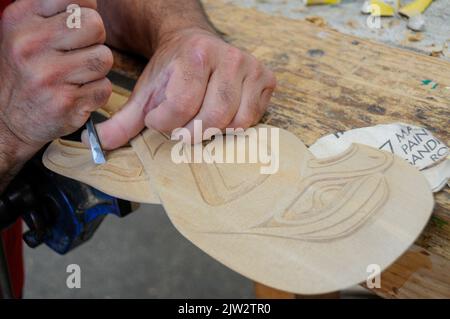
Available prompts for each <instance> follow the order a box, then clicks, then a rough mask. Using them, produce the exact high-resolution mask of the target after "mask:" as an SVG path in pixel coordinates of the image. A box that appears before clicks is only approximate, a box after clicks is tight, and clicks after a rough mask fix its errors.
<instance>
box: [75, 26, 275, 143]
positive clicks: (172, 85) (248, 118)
mask: <svg viewBox="0 0 450 319" xmlns="http://www.w3.org/2000/svg"><path fill="white" fill-rule="evenodd" d="M275 86H276V81H275V77H274V75H273V74H272V72H271V71H269V70H268V69H267V68H265V67H264V66H263V65H262V64H261V63H260V62H258V61H257V60H256V59H255V58H254V57H253V56H251V55H250V54H248V53H245V52H243V51H241V50H239V49H237V48H235V47H233V46H231V45H229V44H227V43H226V42H224V41H223V40H222V39H220V38H219V37H218V36H217V35H216V34H214V33H212V32H209V31H205V30H203V29H200V28H192V29H185V30H182V31H178V32H177V33H175V34H171V35H170V36H168V37H166V38H165V39H163V40H162V41H161V42H160V43H159V45H158V47H157V49H156V52H155V53H154V55H153V57H152V59H151V61H150V63H149V64H148V66H147V67H146V69H145V71H144V73H143V74H142V75H141V77H140V79H139V81H138V83H137V86H136V88H135V90H134V92H133V94H132V96H131V98H130V100H129V102H128V103H127V105H126V106H125V107H124V108H123V109H122V110H121V111H120V112H118V113H117V114H116V115H115V116H113V118H112V119H110V120H109V121H106V122H104V123H102V124H100V125H99V126H98V128H97V130H98V133H99V136H100V139H101V141H102V145H103V147H104V148H105V149H114V148H117V147H119V146H122V145H123V144H126V143H127V142H128V141H129V140H130V139H132V138H133V137H134V136H136V135H137V134H138V133H139V132H140V131H141V130H142V129H143V128H144V127H145V126H147V127H152V128H154V129H156V130H158V131H161V132H165V133H168V134H170V133H171V132H172V131H173V130H174V129H176V128H180V127H186V128H188V129H189V130H190V131H191V135H192V136H193V131H194V125H193V123H194V120H202V121H203V130H206V129H208V128H210V127H215V128H219V129H221V130H223V129H225V128H248V127H250V126H253V125H255V124H257V123H258V122H259V120H260V119H261V117H262V115H263V114H264V112H265V110H266V107H267V104H268V102H269V100H270V98H271V96H272V92H273V90H274V89H275ZM84 140H85V142H86V136H84ZM195 142H199V141H195Z"/></svg>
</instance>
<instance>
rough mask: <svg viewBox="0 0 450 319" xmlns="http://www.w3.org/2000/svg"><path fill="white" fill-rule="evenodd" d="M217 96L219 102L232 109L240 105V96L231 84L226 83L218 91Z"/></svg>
mask: <svg viewBox="0 0 450 319" xmlns="http://www.w3.org/2000/svg"><path fill="white" fill-rule="evenodd" d="M217 95H218V97H219V100H220V101H221V102H222V103H223V104H224V105H225V106H226V107H231V106H233V105H235V104H238V103H239V101H238V96H237V94H236V92H235V91H234V90H233V88H232V87H231V85H230V84H228V83H224V84H222V86H221V87H219V89H218V90H217Z"/></svg>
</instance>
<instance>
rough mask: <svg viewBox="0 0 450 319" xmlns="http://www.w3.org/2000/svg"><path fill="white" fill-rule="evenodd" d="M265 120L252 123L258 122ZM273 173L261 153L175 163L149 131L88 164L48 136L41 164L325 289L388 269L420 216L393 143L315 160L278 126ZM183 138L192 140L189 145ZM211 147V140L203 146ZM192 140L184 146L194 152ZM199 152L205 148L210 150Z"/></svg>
mask: <svg viewBox="0 0 450 319" xmlns="http://www.w3.org/2000/svg"><path fill="white" fill-rule="evenodd" d="M271 128H273V127H270V126H266V125H258V126H257V127H256V131H257V132H259V131H258V130H259V129H271ZM260 135H261V134H259V133H258V134H248V135H236V136H234V137H233V138H232V139H223V140H220V139H215V140H213V141H210V142H208V143H206V144H205V145H204V146H208V147H210V149H219V148H222V149H223V153H227V152H228V151H229V150H230V149H231V148H233V149H235V150H238V151H243V152H244V153H245V152H247V153H246V158H247V157H249V156H250V154H248V152H249V149H250V148H249V147H248V145H255V144H252V143H253V142H255V141H253V140H252V139H258V138H260V137H261V136H260ZM263 140H264V141H265V142H266V143H268V144H269V145H268V146H269V147H268V149H269V150H270V151H271V152H273V151H275V150H278V151H279V160H278V165H279V166H278V168H279V169H278V171H276V172H275V173H274V174H271V175H263V174H261V167H262V166H263V165H264V164H263V163H262V162H258V161H257V162H255V163H245V164H238V163H235V164H227V163H211V164H206V163H196V164H193V163H181V164H176V163H175V162H174V161H173V160H172V150H173V148H174V146H175V145H176V143H177V142H175V141H170V140H169V139H168V138H167V137H166V136H164V135H162V134H160V133H158V132H156V131H153V130H150V129H147V130H145V131H144V132H142V133H141V134H140V135H139V136H138V137H136V138H135V139H134V140H133V141H132V142H131V148H130V147H125V148H123V149H119V150H116V151H112V152H109V153H108V154H107V163H106V164H105V165H102V166H94V164H92V160H91V159H90V153H89V150H87V149H86V148H84V147H82V146H80V144H74V143H67V142H64V141H55V142H54V143H53V144H52V146H51V147H50V148H49V149H48V150H47V152H46V153H45V155H44V164H45V165H46V166H47V167H48V168H50V169H52V170H54V171H56V172H58V173H60V174H63V175H65V176H69V177H72V178H75V179H77V180H81V181H84V182H86V183H88V184H90V185H93V186H95V187H97V188H99V189H100V190H102V191H104V192H107V193H110V194H112V195H114V196H118V197H122V198H125V199H131V198H134V199H133V200H139V201H142V202H152V203H156V202H158V201H160V202H161V203H162V205H164V207H165V209H166V212H167V214H168V216H169V218H170V219H171V221H172V222H173V224H174V225H175V227H176V228H177V229H178V230H179V231H180V232H181V233H182V234H183V235H184V236H185V237H186V238H187V239H189V240H190V241H192V242H193V243H194V244H195V245H196V246H198V247H199V248H200V249H202V250H203V251H205V252H206V253H208V254H209V255H211V256H212V257H213V258H215V259H217V260H219V261H220V262H222V263H223V264H225V265H226V266H228V267H230V268H231V269H234V270H235V271H237V272H239V273H241V274H243V275H244V276H247V277H249V278H251V279H253V280H255V281H257V282H261V283H263V284H265V285H268V286H271V287H275V288H277V289H281V290H285V291H289V292H294V293H299V294H321V293H327V292H331V291H336V290H341V289H344V288H346V287H349V286H351V285H354V284H357V283H360V282H363V281H365V280H366V278H367V277H368V275H369V273H368V272H367V267H368V266H369V265H371V264H377V265H379V266H380V269H381V270H384V269H385V268H387V267H388V266H389V265H390V264H392V263H393V262H394V261H395V260H396V259H397V258H398V257H400V256H401V255H402V254H403V253H404V252H405V251H406V250H407V249H408V247H409V246H410V245H411V244H412V243H413V242H414V240H415V239H416V238H417V236H418V235H419V234H420V232H421V231H422V229H423V227H424V226H425V225H426V223H427V221H428V219H429V217H430V215H431V211H432V208H433V197H432V194H431V191H430V189H429V186H428V183H427V182H426V180H425V178H424V177H423V176H422V174H421V173H420V172H419V171H417V170H416V169H415V168H414V167H412V166H410V165H409V164H408V163H406V162H405V161H403V160H401V159H400V158H397V157H395V156H393V155H392V154H390V153H386V152H383V151H379V150H376V149H373V148H370V147H367V146H363V145H357V144H356V145H353V146H352V147H351V148H350V149H348V150H347V151H346V152H344V153H342V154H340V155H339V156H335V157H333V158H329V159H325V160H318V159H315V158H314V157H313V156H312V154H311V153H310V152H309V151H308V149H307V148H306V147H305V145H304V144H303V143H302V142H301V141H300V140H299V139H298V138H297V137H296V136H294V135H293V134H291V133H289V132H287V131H285V130H279V145H276V148H275V145H273V144H272V140H269V139H268V138H267V137H266V138H265V139H264V138H263ZM185 148H193V147H191V146H185ZM207 149H208V148H207ZM193 152H194V150H193V149H192V150H191V154H192V153H193ZM204 154H206V156H208V154H209V155H212V154H210V153H208V152H206V153H204Z"/></svg>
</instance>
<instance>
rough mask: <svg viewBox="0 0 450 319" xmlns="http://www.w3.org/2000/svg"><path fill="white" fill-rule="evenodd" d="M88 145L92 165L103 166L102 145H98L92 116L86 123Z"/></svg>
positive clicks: (104, 160)
mask: <svg viewBox="0 0 450 319" xmlns="http://www.w3.org/2000/svg"><path fill="white" fill-rule="evenodd" d="M86 128H87V133H88V138H89V144H90V145H91V152H92V158H93V159H94V163H95V164H97V165H101V164H105V163H106V159H105V154H104V153H103V149H102V145H101V144H100V139H99V138H98V134H97V130H96V129H95V126H94V121H93V120H92V116H91V117H90V118H89V121H88V122H87V123H86Z"/></svg>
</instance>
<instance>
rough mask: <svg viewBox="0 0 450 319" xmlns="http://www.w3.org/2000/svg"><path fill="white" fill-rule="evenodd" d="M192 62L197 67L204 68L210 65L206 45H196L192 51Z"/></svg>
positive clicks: (190, 57) (190, 58)
mask: <svg viewBox="0 0 450 319" xmlns="http://www.w3.org/2000/svg"><path fill="white" fill-rule="evenodd" d="M189 60H190V64H191V65H192V66H193V67H195V68H196V69H204V68H205V67H206V65H208V62H209V59H208V50H207V49H206V48H204V47H196V48H194V49H193V50H192V51H191V52H190V56H189Z"/></svg>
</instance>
